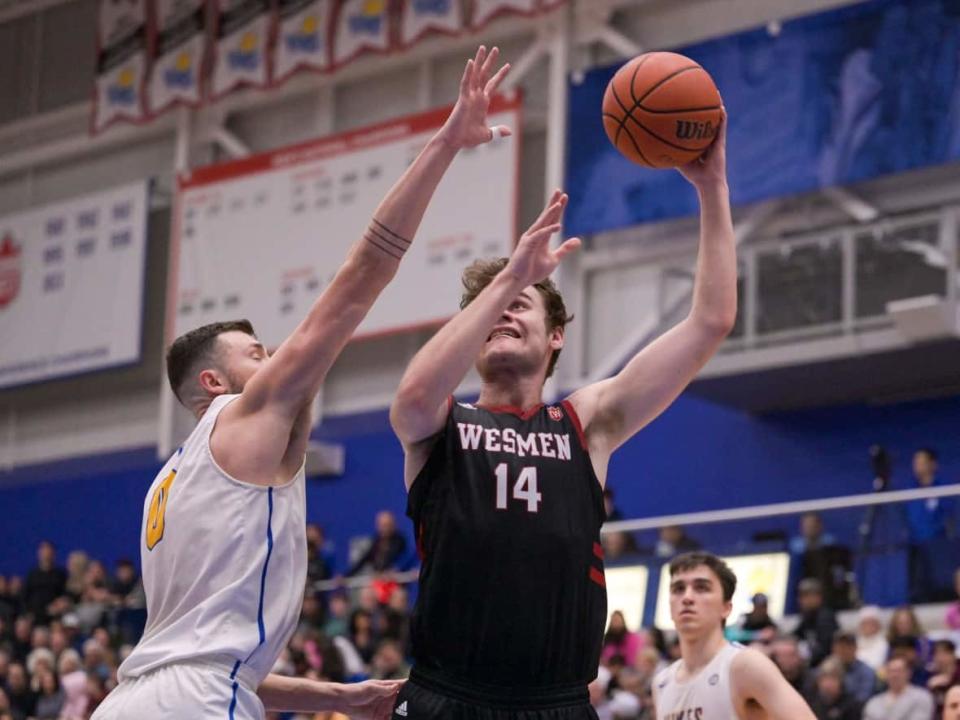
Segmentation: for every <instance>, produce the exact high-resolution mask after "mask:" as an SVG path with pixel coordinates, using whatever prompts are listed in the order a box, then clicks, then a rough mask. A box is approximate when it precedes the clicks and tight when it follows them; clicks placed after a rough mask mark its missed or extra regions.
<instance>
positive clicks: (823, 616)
mask: <svg viewBox="0 0 960 720" xmlns="http://www.w3.org/2000/svg"><path fill="white" fill-rule="evenodd" d="M798 592H799V598H798V603H797V604H798V605H799V607H800V624H799V625H797V627H796V629H795V630H794V631H793V634H794V635H795V636H796V638H797V639H798V640H799V641H800V642H802V643H806V646H807V651H808V653H809V655H810V667H817V665H819V664H820V663H821V662H822V661H823V659H824V658H825V657H826V656H827V655H828V654H829V653H830V648H831V646H832V644H833V634H834V633H835V632H836V631H837V630H838V629H839V625H837V616H836V615H835V614H834V612H833V610H831V609H830V608H828V607H826V606H824V604H823V587H822V586H821V585H820V581H819V580H816V579H814V578H805V579H803V580H801V581H800V585H799V586H798Z"/></svg>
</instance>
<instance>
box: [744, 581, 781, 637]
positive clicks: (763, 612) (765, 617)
mask: <svg viewBox="0 0 960 720" xmlns="http://www.w3.org/2000/svg"><path fill="white" fill-rule="evenodd" d="M741 627H742V628H743V630H744V631H745V632H748V633H750V638H752V639H759V640H770V639H773V637H774V636H775V635H776V634H777V624H776V623H775V622H774V621H773V618H771V617H770V611H769V607H768V602H767V596H766V595H764V594H763V593H757V594H756V595H754V596H753V609H752V610H751V611H750V612H748V613H746V614H745V615H744V616H743V622H742V623H741Z"/></svg>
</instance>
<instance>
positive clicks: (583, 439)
mask: <svg viewBox="0 0 960 720" xmlns="http://www.w3.org/2000/svg"><path fill="white" fill-rule="evenodd" d="M560 404H561V405H562V406H563V408H564V409H565V410H566V411H567V415H569V416H570V421H571V422H572V423H573V427H574V428H575V429H576V431H577V437H578V438H580V446H581V447H582V448H583V451H584V452H585V453H587V454H588V455H589V454H590V448H589V447H587V436H586V435H585V434H584V432H583V425H581V424H580V416H579V415H577V411H576V410H574V408H573V403H572V402H570V401H569V400H563V401H562V402H561V403H560Z"/></svg>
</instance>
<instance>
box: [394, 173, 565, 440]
mask: <svg viewBox="0 0 960 720" xmlns="http://www.w3.org/2000/svg"><path fill="white" fill-rule="evenodd" d="M566 204H567V196H566V195H565V194H563V193H562V192H561V191H559V190H557V191H556V192H555V193H554V194H553V197H552V198H551V199H550V203H549V204H548V205H547V207H545V208H544V210H543V212H542V213H541V214H540V217H539V218H537V220H536V221H535V222H534V223H533V225H531V226H530V228H529V229H528V230H527V231H526V232H525V233H524V234H523V236H522V237H521V238H520V241H519V242H518V243H517V247H516V248H515V249H514V251H513V255H511V257H510V260H509V262H508V263H507V265H506V267H505V268H504V269H503V270H502V271H500V273H498V274H497V275H496V277H494V279H493V280H492V281H491V282H490V284H489V285H488V286H487V287H485V288H484V289H483V291H482V292H481V293H480V294H479V295H478V296H477V297H476V299H475V300H474V301H473V302H471V303H470V304H469V305H468V306H467V307H466V308H464V309H463V310H462V311H461V312H460V313H459V314H457V315H456V316H455V317H454V318H453V319H451V320H450V321H449V322H448V323H447V324H446V325H444V326H443V327H442V328H441V329H440V330H439V331H438V332H437V334H436V335H434V336H433V337H432V338H431V339H430V341H429V342H428V343H427V344H426V345H424V346H423V347H422V348H421V349H420V352H418V353H417V354H416V356H415V357H414V358H413V360H412V361H411V362H410V365H409V367H407V371H406V372H405V373H404V375H403V379H402V380H401V381H400V387H399V388H398V389H397V394H396V396H395V397H394V400H393V405H392V406H391V408H390V422H391V423H392V424H393V429H394V431H396V433H397V436H398V437H399V438H400V441H401V442H402V443H403V444H404V447H405V448H407V449H409V448H410V447H411V446H413V445H415V444H416V443H419V442H420V441H422V440H425V439H426V438H429V437H431V436H432V435H434V434H435V433H437V432H438V431H439V430H440V428H441V427H442V426H443V423H444V419H445V417H446V403H447V398H448V397H449V396H450V394H451V393H453V391H454V390H455V389H456V387H457V385H459V384H460V381H461V380H463V377H464V376H465V375H466V374H467V371H468V370H469V369H470V366H471V365H472V364H473V362H474V361H475V360H476V357H477V355H478V354H479V353H480V350H481V349H482V348H483V345H484V343H485V342H486V341H487V337H488V336H489V335H490V333H491V331H492V330H493V328H494V326H495V325H496V323H497V321H498V320H499V319H500V318H501V316H502V315H503V313H504V311H506V310H507V308H508V307H510V305H511V303H514V302H517V301H518V295H520V293H521V291H522V290H523V289H524V288H526V287H528V286H530V285H533V284H535V283H537V282H540V281H541V280H543V279H544V278H546V277H547V276H549V275H550V273H552V272H553V271H554V270H555V269H556V267H557V265H558V264H559V263H560V260H561V259H562V258H563V256H564V255H566V254H568V253H570V252H572V251H573V250H575V249H576V248H577V247H579V245H580V241H579V240H578V239H577V238H571V239H569V240H567V241H566V242H564V243H563V244H562V245H561V246H560V247H558V248H556V249H555V250H552V249H551V248H550V237H551V236H552V235H553V234H554V233H555V232H557V231H558V230H559V229H560V218H561V216H562V215H563V209H564V207H566Z"/></svg>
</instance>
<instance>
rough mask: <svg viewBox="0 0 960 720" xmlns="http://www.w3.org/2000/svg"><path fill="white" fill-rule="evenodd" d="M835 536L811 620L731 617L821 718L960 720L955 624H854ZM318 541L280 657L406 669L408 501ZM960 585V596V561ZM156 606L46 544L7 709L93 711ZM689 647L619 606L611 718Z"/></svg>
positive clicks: (628, 541)
mask: <svg viewBox="0 0 960 720" xmlns="http://www.w3.org/2000/svg"><path fill="white" fill-rule="evenodd" d="M920 464H921V465H922V461H921V463H920ZM918 482H919V481H918ZM605 501H606V503H607V512H608V516H609V517H611V518H612V519H617V518H618V512H617V510H616V508H615V506H614V504H613V494H612V492H609V491H608V492H607V493H606V494H605ZM934 509H936V508H934ZM917 512H919V511H917ZM611 538H614V539H613V540H611ZM605 543H612V547H614V548H620V549H624V548H625V549H626V550H627V551H629V552H643V551H642V549H641V548H640V547H639V546H638V545H637V543H636V542H635V541H634V539H633V536H631V535H630V534H628V533H611V534H608V535H606V536H605ZM834 543H835V541H834V539H833V537H832V536H831V534H830V533H829V532H827V531H826V530H825V528H824V526H823V523H822V521H821V519H820V518H819V517H818V516H816V515H814V514H808V515H805V516H804V517H803V518H802V519H801V521H800V534H799V536H798V537H796V538H794V539H793V540H792V541H791V542H790V544H789V549H790V551H791V552H792V554H793V555H794V557H795V558H800V559H801V560H802V562H801V564H800V567H801V573H800V576H801V577H800V580H799V582H798V584H797V585H796V588H795V589H796V596H797V597H796V608H797V614H796V619H795V622H792V623H791V625H790V626H789V627H786V626H784V624H783V622H784V621H783V619H782V618H775V617H772V616H771V615H770V612H769V607H768V602H767V598H766V597H765V596H764V595H762V594H757V595H756V596H754V598H753V608H752V610H751V611H750V612H748V613H746V614H745V615H744V616H743V617H742V618H739V620H738V621H736V622H732V623H730V624H729V630H730V633H729V634H730V635H731V637H735V638H737V639H740V640H741V641H743V642H747V643H749V644H751V645H752V646H754V647H756V648H758V649H760V650H762V651H763V652H765V653H766V654H768V655H769V657H770V658H771V659H772V660H773V662H774V663H775V664H776V665H777V666H778V667H779V668H780V670H781V672H782V673H783V675H784V677H785V678H786V679H787V680H788V682H789V683H790V684H791V685H792V686H793V687H794V688H795V689H796V690H797V691H798V692H800V693H801V694H802V695H803V696H804V697H805V698H806V699H807V701H808V703H809V704H810V706H811V708H813V710H814V712H815V714H816V716H817V718H820V719H821V720H826V719H828V718H829V719H830V720H940V718H949V720H960V687H958V686H960V664H958V660H957V652H956V645H955V644H954V641H953V640H951V639H948V636H945V635H944V634H940V635H934V636H933V637H930V636H929V635H928V633H927V632H925V630H924V628H923V627H922V626H921V624H920V622H919V620H918V619H917V616H916V614H915V613H914V611H913V609H912V607H911V606H909V605H905V606H903V607H900V608H897V609H896V610H895V611H894V612H892V614H890V617H889V620H888V621H887V622H886V623H885V622H884V620H883V618H884V613H883V612H882V611H881V610H880V609H879V608H876V607H871V606H867V607H862V608H860V609H859V611H858V614H857V626H856V629H855V631H852V630H850V631H844V630H842V629H841V628H840V625H839V623H838V620H837V614H836V610H837V608H838V607H844V605H843V604H842V602H843V596H842V594H837V593H836V592H835V591H836V586H834V587H827V586H826V585H825V583H824V581H823V578H824V574H823V573H824V565H823V563H822V562H820V561H821V560H822V558H823V557H825V556H822V555H818V554H819V553H823V552H824V551H825V550H826V551H829V548H831V547H834V546H835V544H834ZM609 547H610V546H608V551H609ZM699 547H700V545H699V543H698V542H697V541H696V540H694V539H693V538H691V537H690V536H689V535H688V534H687V533H686V531H685V530H684V529H683V528H681V527H676V526H674V527H667V528H663V529H662V530H661V531H660V533H659V536H658V538H657V541H656V544H655V545H653V546H651V547H650V548H649V549H648V550H647V551H646V553H645V554H649V555H650V556H651V557H654V558H660V559H666V558H669V557H671V556H673V555H675V554H677V553H679V552H684V551H687V550H690V549H696V548H699ZM307 548H308V565H307V573H308V581H307V586H306V588H305V592H304V598H303V609H302V613H301V618H300V622H299V624H298V626H297V629H296V631H295V633H294V635H293V637H292V639H291V641H290V643H289V645H288V647H287V648H286V650H285V651H284V652H283V654H282V655H281V657H280V658H279V660H278V661H277V664H276V666H275V667H274V671H275V672H278V673H281V674H288V675H294V676H302V677H308V678H315V679H321V680H333V681H347V682H349V681H356V680H361V679H365V678H381V679H394V678H404V677H406V676H407V674H408V672H409V661H410V660H409V655H410V647H409V629H408V628H409V614H410V597H409V594H408V588H407V586H405V585H403V584H401V583H400V582H398V580H397V577H396V571H402V570H406V569H409V568H410V566H411V565H413V564H414V562H415V558H414V557H413V556H412V553H410V552H409V550H408V543H407V540H406V538H404V536H403V534H402V533H401V532H400V531H399V530H398V528H397V523H396V520H395V518H394V517H393V515H392V514H391V513H389V512H386V511H384V512H381V513H379V514H378V515H377V517H376V519H375V524H374V532H373V533H372V535H371V537H370V538H369V539H368V541H367V542H366V543H365V544H361V547H359V548H358V551H357V552H356V553H353V555H354V558H353V560H352V562H350V563H348V564H347V565H346V566H345V567H343V568H342V569H339V568H338V567H337V563H336V560H335V557H334V554H333V553H332V552H331V550H330V547H329V546H328V543H327V542H326V540H325V538H324V535H323V531H322V529H321V528H320V527H319V526H316V525H309V526H308V527H307ZM829 557H834V556H829ZM357 575H364V576H366V577H365V578H364V580H363V582H362V584H359V585H358V584H357V583H354V582H351V580H350V578H353V577H354V576H357ZM833 575H835V573H832V571H831V572H827V573H826V576H828V577H831V576H833ZM955 583H956V588H955V591H956V597H958V598H960V570H958V571H957V574H956V577H955ZM838 598H839V600H838ZM145 619H146V609H145V597H144V592H143V588H142V585H141V583H140V580H139V578H138V575H137V570H136V566H135V565H134V564H133V563H132V562H130V561H128V560H121V561H120V562H118V563H117V564H116V566H115V567H114V568H113V572H112V573H109V574H108V572H107V570H106V568H105V567H104V565H103V564H102V563H100V562H98V561H97V560H95V559H91V558H89V557H88V556H87V555H86V554H85V553H84V552H82V551H73V552H71V553H70V554H69V555H68V556H67V559H66V563H65V567H61V566H60V564H59V563H58V560H57V556H56V551H55V549H54V547H53V546H52V545H51V544H50V543H48V542H44V543H41V544H40V546H39V548H38V550H37V564H36V566H35V567H34V568H33V569H32V570H31V571H30V572H29V573H28V574H27V575H26V577H24V578H23V579H20V578H16V577H11V578H4V577H0V720H27V719H28V718H35V719H36V720H53V719H58V720H85V719H86V718H89V717H90V715H91V713H92V712H93V711H94V709H95V708H96V707H97V705H98V704H99V703H100V702H101V701H102V700H103V698H104V697H105V696H106V694H107V693H108V692H109V691H110V690H111V689H112V688H113V687H114V686H115V684H116V672H117V668H118V667H119V665H120V663H121V662H122V661H123V659H124V658H125V657H126V655H127V654H128V653H129V652H130V651H131V650H132V648H133V645H134V644H135V643H136V641H137V639H138V638H139V636H140V634H141V633H142V629H143V624H144V622H145ZM944 625H945V627H946V628H947V629H948V630H952V631H958V632H957V635H956V636H957V637H960V601H956V600H955V601H954V602H953V603H952V604H950V605H949V606H948V608H947V610H946V614H945V617H944ZM678 657H679V645H678V643H677V640H676V638H675V637H672V634H671V633H669V632H666V633H665V632H662V631H661V630H659V629H657V628H640V629H636V630H632V629H630V628H628V626H627V622H626V620H625V618H624V615H623V613H621V612H614V613H612V616H611V620H610V623H609V627H608V629H607V632H606V634H605V637H604V644H603V653H602V657H601V667H600V669H599V672H598V677H597V680H596V681H595V682H594V683H593V684H592V685H591V687H590V692H591V701H592V702H593V704H594V705H595V707H596V709H597V713H598V715H599V717H600V718H601V720H653V718H654V711H653V707H652V700H651V684H652V681H653V678H654V676H655V675H656V673H657V672H658V671H659V670H660V669H662V668H664V667H666V665H667V664H669V663H670V662H672V661H674V660H675V659H677V658H678ZM950 707H953V708H954V714H953V715H950V714H949V713H950V710H949V708H950ZM288 717H292V716H285V717H284V720H286V718H288ZM334 718H338V716H336V715H333V714H329V713H327V714H320V715H317V716H315V717H313V718H306V717H302V716H296V718H295V720H334ZM271 720H273V718H271Z"/></svg>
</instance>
